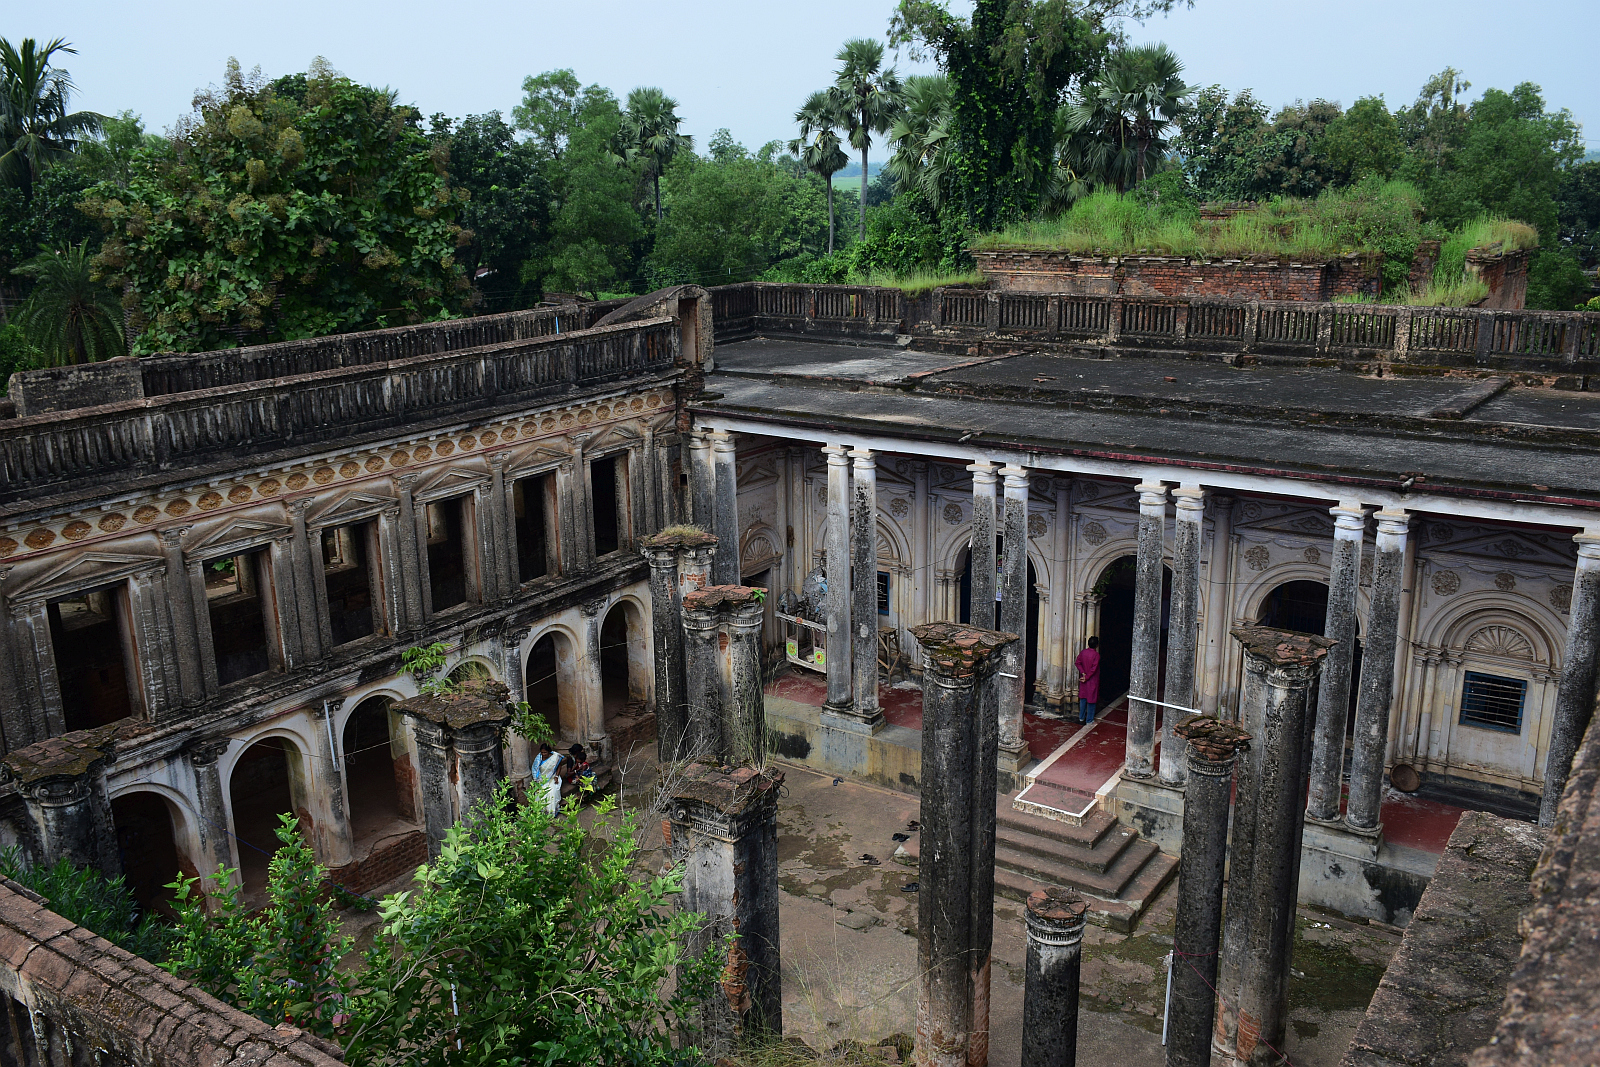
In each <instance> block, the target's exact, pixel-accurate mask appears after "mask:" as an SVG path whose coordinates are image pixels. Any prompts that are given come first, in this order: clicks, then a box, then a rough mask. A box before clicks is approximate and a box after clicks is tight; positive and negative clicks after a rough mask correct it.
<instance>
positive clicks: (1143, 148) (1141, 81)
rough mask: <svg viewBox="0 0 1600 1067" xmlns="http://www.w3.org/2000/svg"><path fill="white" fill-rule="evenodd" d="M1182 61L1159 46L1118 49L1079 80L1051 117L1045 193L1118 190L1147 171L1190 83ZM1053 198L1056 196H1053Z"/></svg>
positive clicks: (1163, 148)
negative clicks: (1051, 158)
mask: <svg viewBox="0 0 1600 1067" xmlns="http://www.w3.org/2000/svg"><path fill="white" fill-rule="evenodd" d="M1182 73H1183V63H1182V62H1180V61H1179V59H1178V57H1177V56H1176V55H1174V54H1173V53H1172V51H1171V50H1170V49H1168V48H1167V46H1166V45H1164V44H1154V45H1140V46H1138V47H1136V48H1124V49H1121V50H1119V51H1117V52H1115V53H1113V54H1112V56H1111V58H1110V59H1109V60H1108V61H1107V62H1106V65H1105V68H1104V69H1103V70H1102V71H1101V72H1100V75H1099V76H1098V77H1096V78H1095V79H1094V80H1093V81H1091V82H1089V83H1088V84H1086V85H1085V86H1084V87H1083V88H1082V90H1081V91H1080V93H1079V96H1078V99H1077V100H1076V101H1075V102H1073V103H1072V104H1069V105H1067V106H1066V107H1065V108H1063V109H1062V112H1061V115H1060V118H1059V119H1058V122H1057V131H1058V141H1059V144H1060V146H1061V147H1060V151H1059V153H1058V160H1057V169H1058V170H1065V171H1068V172H1070V173H1071V174H1072V175H1073V177H1072V178H1070V179H1069V178H1066V177H1064V176H1062V175H1059V174H1058V175H1053V176H1052V179H1051V184H1052V186H1053V187H1054V189H1055V192H1054V193H1053V194H1052V198H1058V197H1061V196H1068V197H1069V199H1068V200H1067V201H1066V202H1070V197H1071V194H1070V190H1072V189H1074V188H1080V189H1087V188H1088V187H1092V186H1097V185H1109V186H1113V187H1114V188H1116V189H1117V190H1118V191H1119V192H1120V191H1123V190H1126V189H1128V188H1129V187H1131V186H1133V185H1136V184H1138V183H1139V182H1141V181H1143V180H1144V179H1145V178H1146V177H1148V176H1149V173H1150V170H1151V163H1152V162H1153V161H1159V160H1160V159H1161V158H1162V157H1163V156H1165V155H1166V151H1167V143H1166V140H1165V134H1166V132H1167V130H1168V129H1169V128H1170V127H1171V126H1172V125H1173V123H1174V121H1175V120H1176V119H1177V116H1178V109H1179V106H1180V105H1181V104H1182V101H1183V98H1184V97H1186V96H1188V95H1190V94H1191V93H1193V92H1194V91H1195V90H1194V86H1191V85H1186V84H1185V83H1184V81H1183V79H1182V78H1181V76H1180V75H1181V74H1182ZM1058 203H1059V201H1058Z"/></svg>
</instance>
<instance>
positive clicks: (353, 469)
mask: <svg viewBox="0 0 1600 1067" xmlns="http://www.w3.org/2000/svg"><path fill="white" fill-rule="evenodd" d="M360 473H361V464H359V463H357V462H356V461H355V460H353V459H347V460H345V461H344V462H343V463H341V464H339V477H341V478H354V477H355V476H356V475H358V474H360Z"/></svg>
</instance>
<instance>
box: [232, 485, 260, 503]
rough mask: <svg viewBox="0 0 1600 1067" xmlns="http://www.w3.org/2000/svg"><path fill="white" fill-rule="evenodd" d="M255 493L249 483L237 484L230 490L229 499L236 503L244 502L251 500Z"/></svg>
mask: <svg viewBox="0 0 1600 1067" xmlns="http://www.w3.org/2000/svg"><path fill="white" fill-rule="evenodd" d="M254 495H255V493H254V492H253V491H252V490H251V489H250V487H249V486H248V485H236V486H234V487H233V488H232V489H229V490H228V499H229V500H231V501H233V502H234V503H235V504H243V503H244V502H245V501H246V500H249V499H250V498H251V497H252V496H254Z"/></svg>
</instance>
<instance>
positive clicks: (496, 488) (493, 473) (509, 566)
mask: <svg viewBox="0 0 1600 1067" xmlns="http://www.w3.org/2000/svg"><path fill="white" fill-rule="evenodd" d="M509 462H511V453H510V452H496V453H494V454H493V455H491V456H490V457H489V488H488V491H487V493H486V494H480V495H479V503H480V506H486V507H487V508H488V511H489V523H488V525H489V534H490V551H488V552H486V553H484V555H485V557H486V558H485V559H484V561H483V567H484V583H483V585H484V589H483V594H484V599H485V600H494V599H500V598H504V597H510V596H513V595H515V593H516V592H517V590H518V588H520V587H521V585H522V583H521V582H520V581H518V580H517V522H516V513H515V511H514V510H513V509H514V507H515V505H514V504H513V502H512V499H511V483H510V481H508V480H507V478H506V464H507V463H509ZM491 580H492V583H493V584H492V585H491Z"/></svg>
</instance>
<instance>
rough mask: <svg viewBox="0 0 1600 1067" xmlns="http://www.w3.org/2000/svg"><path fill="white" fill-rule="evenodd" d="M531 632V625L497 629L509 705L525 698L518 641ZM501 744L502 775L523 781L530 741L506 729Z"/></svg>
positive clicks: (528, 767) (530, 760) (530, 770)
mask: <svg viewBox="0 0 1600 1067" xmlns="http://www.w3.org/2000/svg"><path fill="white" fill-rule="evenodd" d="M532 633H533V630H532V628H531V627H527V626H523V627H518V628H515V629H505V630H502V631H500V660H501V663H502V665H503V666H502V670H504V671H505V675H504V677H505V680H506V689H508V690H509V691H510V696H509V699H510V701H511V706H512V707H513V708H515V707H516V706H517V705H518V704H521V703H522V702H524V701H526V700H527V699H528V678H527V673H526V667H525V665H524V662H523V658H522V642H524V641H526V640H527V639H528V636H529V635H530V634H532ZM505 747H506V751H505V763H506V776H507V777H508V778H510V779H511V780H512V781H513V782H515V783H517V784H518V785H526V784H527V781H528V779H529V778H530V777H532V775H533V748H532V745H531V744H530V743H529V741H528V739H527V738H526V737H523V736H522V735H520V734H518V733H515V732H513V731H507V732H506V745H505Z"/></svg>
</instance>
